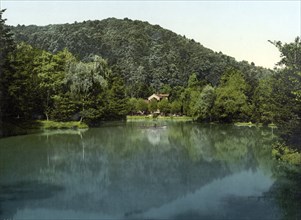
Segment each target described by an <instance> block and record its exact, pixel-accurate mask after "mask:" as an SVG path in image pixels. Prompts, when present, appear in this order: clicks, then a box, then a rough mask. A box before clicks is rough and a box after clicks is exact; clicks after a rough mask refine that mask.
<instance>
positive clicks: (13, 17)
mask: <svg viewBox="0 0 301 220" xmlns="http://www.w3.org/2000/svg"><path fill="white" fill-rule="evenodd" d="M0 2H1V4H0V6H1V8H7V11H6V12H5V14H4V17H6V18H7V19H8V21H7V24H10V25H17V24H25V25H29V24H36V25H47V24H60V23H73V22H74V21H78V22H80V21H84V20H96V19H99V20H101V19H104V18H108V17H116V18H121V19H122V18H125V17H128V18H130V19H138V20H143V21H148V22H149V23H151V24H159V25H160V26H161V27H163V28H167V29H169V30H172V31H174V32H176V33H178V34H181V35H185V36H186V37H188V38H193V39H194V40H195V41H198V42H200V43H201V44H203V45H204V46H206V47H208V48H211V49H213V50H214V51H217V52H219V51H222V52H223V53H225V54H227V55H230V56H233V57H235V58H236V59H237V60H247V61H249V62H252V61H253V62H255V64H256V65H261V66H264V67H269V68H273V67H274V64H275V63H276V62H277V61H279V59H280V57H279V52H278V50H277V49H276V48H275V47H274V46H273V45H272V44H270V43H268V40H281V41H283V42H292V41H293V40H294V39H295V37H297V36H300V34H301V0H295V1H288V0H286V1H279V0H278V1H272V0H269V1H254V0H253V1H158V0H157V1H97V0H94V1H38V0H35V1H20V0H19V1H15V0H0Z"/></svg>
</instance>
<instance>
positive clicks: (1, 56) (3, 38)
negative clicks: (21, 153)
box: [0, 9, 15, 137]
mask: <svg viewBox="0 0 301 220" xmlns="http://www.w3.org/2000/svg"><path fill="white" fill-rule="evenodd" d="M4 12H5V10H1V9H0V137H1V136H2V133H3V128H2V123H3V120H5V118H6V117H7V116H8V114H9V109H8V106H9V105H8V103H7V101H8V100H9V97H8V91H7V90H8V89H7V80H6V76H5V75H9V74H10V73H11V67H10V62H9V53H11V52H12V51H13V50H14V48H15V44H14V41H13V38H12V34H11V32H10V29H9V28H8V27H7V26H6V25H5V21H6V19H4V18H3V13H4Z"/></svg>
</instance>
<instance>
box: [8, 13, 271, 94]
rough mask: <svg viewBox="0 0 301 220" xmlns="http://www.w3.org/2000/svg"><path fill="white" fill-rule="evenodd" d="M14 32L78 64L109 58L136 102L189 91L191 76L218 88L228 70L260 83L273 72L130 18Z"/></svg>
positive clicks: (33, 44)
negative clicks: (168, 90) (166, 89)
mask: <svg viewBox="0 0 301 220" xmlns="http://www.w3.org/2000/svg"><path fill="white" fill-rule="evenodd" d="M11 29H12V32H13V33H14V36H15V40H16V42H18V43H19V42H22V41H24V42H26V43H28V44H30V45H32V46H34V47H36V48H39V49H43V50H46V51H48V52H50V53H53V54H55V53H57V52H59V51H62V50H63V49H64V48H68V50H69V51H70V52H71V53H72V54H73V55H74V56H75V57H76V58H77V59H78V60H82V61H89V60H90V58H91V57H93V56H94V55H98V56H101V57H103V58H104V59H106V60H107V61H108V65H109V66H110V67H111V68H112V69H113V70H114V72H115V73H116V74H118V75H119V76H121V77H122V78H124V79H125V84H126V92H127V95H128V96H130V97H135V98H139V97H142V98H146V97H148V96H149V95H150V93H153V92H159V91H160V90H162V89H163V87H164V85H169V86H171V87H175V86H187V82H188V78H189V76H190V75H191V73H196V75H197V78H198V79H199V80H204V81H206V82H208V83H211V84H212V85H213V86H216V85H217V84H218V82H219V79H220V77H221V75H222V74H223V73H224V72H225V69H226V68H228V67H233V68H234V69H238V70H240V71H241V72H242V73H243V74H245V77H256V78H260V77H262V76H264V75H268V74H269V73H270V71H269V70H268V69H264V68H260V67H255V65H254V63H251V64H248V62H247V61H243V62H237V61H236V60H235V59H234V58H233V57H229V56H227V55H224V54H223V53H221V52H219V53H217V52H214V51H212V50H210V49H208V48H205V47H204V46H202V45H201V44H200V43H197V42H195V41H194V40H192V39H187V38H186V37H185V36H180V35H177V34H176V33H173V32H172V31H169V30H166V29H163V28H162V27H160V26H159V25H151V24H149V23H147V22H142V21H137V20H135V21H133V20H130V19H127V18H125V19H123V20H120V19H116V18H108V19H105V20H102V21H85V22H82V23H77V22H75V23H73V24H61V25H48V26H44V27H40V26H34V25H30V26H17V27H11Z"/></svg>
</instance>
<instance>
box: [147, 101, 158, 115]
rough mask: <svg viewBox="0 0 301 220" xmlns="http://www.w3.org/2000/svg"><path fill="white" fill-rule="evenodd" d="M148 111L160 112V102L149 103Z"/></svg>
mask: <svg viewBox="0 0 301 220" xmlns="http://www.w3.org/2000/svg"><path fill="white" fill-rule="evenodd" d="M148 110H149V111H150V112H155V111H157V110H158V102H157V100H156V99H152V100H150V102H149V103H148Z"/></svg>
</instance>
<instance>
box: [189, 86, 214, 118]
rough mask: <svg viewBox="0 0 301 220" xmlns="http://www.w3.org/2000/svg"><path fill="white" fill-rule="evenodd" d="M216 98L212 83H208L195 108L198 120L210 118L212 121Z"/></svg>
mask: <svg viewBox="0 0 301 220" xmlns="http://www.w3.org/2000/svg"><path fill="white" fill-rule="evenodd" d="M214 100H215V91H214V88H213V87H212V86H211V85H206V86H205V87H204V88H203V90H202V92H201V94H200V95H199V97H198V99H197V101H196V103H195V106H194V108H195V109H196V110H195V118H196V119H197V120H201V121H203V120H208V119H209V121H211V114H212V113H211V109H212V107H213V104H214Z"/></svg>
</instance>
